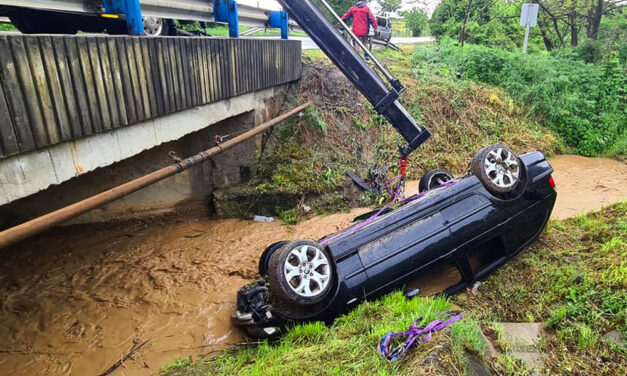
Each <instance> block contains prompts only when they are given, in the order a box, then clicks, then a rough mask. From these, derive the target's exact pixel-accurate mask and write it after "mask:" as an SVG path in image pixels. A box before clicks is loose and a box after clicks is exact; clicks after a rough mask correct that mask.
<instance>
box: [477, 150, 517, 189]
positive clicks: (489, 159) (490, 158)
mask: <svg viewBox="0 0 627 376" xmlns="http://www.w3.org/2000/svg"><path fill="white" fill-rule="evenodd" d="M470 169H471V172H472V174H473V175H475V176H476V177H477V178H478V179H479V180H480V181H481V183H482V184H483V186H484V187H485V188H486V189H487V190H488V191H489V192H491V193H494V194H500V193H507V192H511V191H513V190H514V189H516V186H518V183H520V179H521V176H522V173H521V163H520V160H519V159H518V157H517V156H516V153H514V152H513V151H512V149H510V148H508V147H507V146H505V145H501V144H494V145H490V146H486V147H485V148H483V149H481V150H480V151H479V152H478V153H477V154H476V155H475V157H474V158H473V160H472V163H471V166H470Z"/></svg>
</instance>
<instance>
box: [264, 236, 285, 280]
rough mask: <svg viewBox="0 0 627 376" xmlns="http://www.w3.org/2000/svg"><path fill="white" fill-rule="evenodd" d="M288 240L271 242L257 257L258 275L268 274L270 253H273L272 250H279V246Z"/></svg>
mask: <svg viewBox="0 0 627 376" xmlns="http://www.w3.org/2000/svg"><path fill="white" fill-rule="evenodd" d="M287 243H288V242H285V241H282V242H276V243H273V244H270V245H269V246H268V247H267V248H266V249H265V250H264V251H263V253H262V254H261V257H259V275H260V276H262V277H263V276H266V275H268V267H269V265H270V258H272V255H273V254H274V252H276V251H277V250H279V248H281V247H283V246H284V245H285V244H287Z"/></svg>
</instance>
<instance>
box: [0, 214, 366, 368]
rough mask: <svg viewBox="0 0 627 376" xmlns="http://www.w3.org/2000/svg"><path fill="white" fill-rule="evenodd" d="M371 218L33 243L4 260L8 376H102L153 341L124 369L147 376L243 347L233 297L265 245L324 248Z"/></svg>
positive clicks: (208, 224)
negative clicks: (299, 241) (320, 244)
mask: <svg viewBox="0 0 627 376" xmlns="http://www.w3.org/2000/svg"><path fill="white" fill-rule="evenodd" d="M366 210H367V209H360V210H355V211H353V212H352V213H344V214H336V215H330V216H325V217H318V218H315V219H313V220H311V221H307V222H304V223H301V224H299V225H298V226H290V227H288V226H282V225H280V224H279V223H262V222H252V221H239V220H221V221H209V220H197V221H193V222H187V223H170V224H167V225H154V224H153V225H146V226H135V227H133V228H123V227H113V228H109V229H103V230H98V229H96V227H95V226H92V227H89V228H87V227H83V228H81V227H79V228H74V229H73V230H69V231H68V229H65V230H62V231H61V232H59V233H56V234H46V235H44V236H40V237H38V238H35V239H31V240H29V241H27V242H24V243H22V244H20V246H19V247H16V248H13V249H11V250H9V251H7V252H2V254H0V369H2V370H3V371H2V372H0V374H3V375H4V374H7V375H36V374H48V375H97V374H100V373H101V372H103V371H104V370H106V369H107V368H108V367H109V366H111V365H112V364H113V363H115V362H116V361H117V360H118V359H120V357H122V356H123V355H124V354H125V353H126V352H127V351H128V350H129V349H130V348H131V346H132V345H133V344H134V343H140V342H144V341H146V340H150V341H151V342H150V344H149V345H147V346H146V347H145V348H142V350H140V351H139V352H138V353H137V355H136V356H134V357H133V359H132V360H129V361H127V362H126V363H125V369H124V374H125V375H148V374H153V373H155V372H156V371H158V369H159V368H160V367H161V366H163V365H164V364H166V363H168V362H171V361H172V360H174V359H176V358H181V357H188V356H197V355H199V354H203V353H208V352H210V351H212V350H215V349H217V348H219V347H220V346H223V345H224V344H228V343H233V342H236V341H239V340H242V339H243V337H242V336H241V334H240V333H238V332H237V331H236V330H235V329H234V328H232V327H231V325H230V315H231V313H233V311H234V307H235V303H234V298H235V294H236V292H237V290H238V289H239V288H240V287H241V286H243V285H244V284H246V283H247V282H248V281H250V280H251V279H253V278H254V277H255V276H256V274H257V261H258V257H259V255H260V254H261V252H262V251H263V250H264V248H265V246H267V245H268V244H270V243H272V242H274V241H278V240H284V239H295V238H314V239H316V238H320V237H322V236H324V235H326V234H328V233H331V232H335V231H337V230H339V229H341V228H343V227H345V226H347V225H349V223H350V221H351V220H352V219H353V218H354V217H355V216H356V215H358V214H361V213H363V212H364V211H366ZM118 372H119V371H118Z"/></svg>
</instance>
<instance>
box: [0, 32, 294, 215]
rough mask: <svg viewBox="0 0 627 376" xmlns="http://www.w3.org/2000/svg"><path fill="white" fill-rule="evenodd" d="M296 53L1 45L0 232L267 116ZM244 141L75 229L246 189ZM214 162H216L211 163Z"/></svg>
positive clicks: (87, 43)
mask: <svg viewBox="0 0 627 376" xmlns="http://www.w3.org/2000/svg"><path fill="white" fill-rule="evenodd" d="M300 75H301V47H300V42H299V41H289V40H268V39H232V38H200V37H198V38H196V37H163V38H146V37H128V36H119V37H113V36H47V35H41V36H22V35H10V36H1V35H0V227H6V226H9V225H12V224H15V223H19V222H21V221H23V220H25V219H27V218H30V217H33V216H36V215H39V214H42V213H45V212H47V211H50V210H53V209H56V208H59V207H62V206H64V205H67V204H69V203H72V202H74V201H77V200H79V199H82V198H85V197H88V196H89V195H91V194H94V193H97V192H100V191H102V190H104V189H107V188H110V187H112V186H114V185H116V184H119V183H122V182H125V181H127V180H129V179H132V178H134V177H137V176H140V175H141V174H143V173H146V172H150V171H152V170H154V169H157V168H159V167H161V166H163V165H164V164H167V163H169V162H171V161H170V160H169V159H168V154H169V152H171V151H173V152H175V153H176V154H178V155H180V156H182V157H185V156H187V155H191V154H193V153H196V152H198V151H200V150H203V149H206V148H207V147H209V146H212V145H213V142H214V141H213V140H214V136H215V135H224V134H229V133H233V132H238V131H241V130H243V129H248V128H250V127H254V126H255V124H259V123H261V122H263V121H265V120H267V119H269V118H270V117H272V116H274V115H275V114H276V113H277V112H278V110H279V108H280V106H281V104H282V102H283V100H284V97H285V92H286V85H287V84H288V83H290V82H292V81H295V80H298V79H299V78H300ZM256 145H257V143H256V142H255V140H254V139H253V140H251V141H250V142H249V143H248V144H242V145H240V146H239V147H237V148H236V149H234V150H232V151H230V152H229V153H228V154H225V155H223V156H220V157H219V158H216V161H215V162H216V163H215V166H214V167H213V168H212V167H211V166H209V167H204V168H199V169H197V170H192V171H188V172H185V173H183V174H181V175H179V176H177V177H175V178H172V179H170V180H169V181H164V182H161V183H159V184H156V185H155V186H153V187H150V188H148V189H147V190H145V191H141V192H136V193H135V194H133V195H131V196H128V197H127V198H125V199H123V200H120V201H118V202H116V203H112V204H110V205H108V206H107V207H105V208H103V209H100V210H98V211H96V212H95V213H91V214H88V215H87V216H83V217H82V218H81V221H90V220H106V219H110V218H121V217H125V216H127V215H133V216H134V215H136V214H137V212H138V211H146V212H154V211H159V210H170V209H172V208H173V207H175V206H177V205H180V204H181V203H184V202H189V201H190V200H191V201H194V200H196V201H197V200H203V199H204V197H206V196H207V194H208V193H209V192H211V191H212V190H213V189H215V188H217V187H220V186H223V185H225V184H229V183H233V182H239V181H242V180H245V179H246V178H247V177H249V176H250V175H251V169H254V165H253V161H254V159H255V150H256ZM218 159H220V160H218Z"/></svg>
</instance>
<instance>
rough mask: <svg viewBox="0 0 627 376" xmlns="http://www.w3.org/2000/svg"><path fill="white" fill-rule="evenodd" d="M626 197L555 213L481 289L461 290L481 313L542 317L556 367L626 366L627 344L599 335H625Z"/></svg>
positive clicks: (617, 370) (626, 369)
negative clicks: (565, 214)
mask: <svg viewBox="0 0 627 376" xmlns="http://www.w3.org/2000/svg"><path fill="white" fill-rule="evenodd" d="M626 244H627V201H624V202H621V203H617V204H614V205H612V206H610V207H607V208H605V209H603V210H602V211H600V212H595V213H589V214H586V215H581V216H578V217H575V218H572V219H568V220H566V221H552V222H551V223H550V224H549V226H548V229H547V230H546V233H545V234H544V235H543V236H542V237H541V238H540V240H539V241H538V242H537V243H536V244H535V245H534V246H533V247H532V248H531V249H530V250H529V251H528V252H527V253H525V254H524V255H523V256H522V257H520V258H519V259H517V260H516V261H514V262H512V263H511V264H509V265H507V266H506V267H505V268H503V269H502V270H500V271H499V272H497V273H496V274H495V275H494V276H492V277H491V278H490V279H488V281H487V282H486V283H485V284H484V286H482V290H483V293H481V294H480V295H478V296H476V297H474V296H468V297H467V298H468V299H461V298H459V297H458V298H456V299H454V301H455V302H456V303H457V304H459V305H460V306H462V307H464V308H467V309H471V310H472V311H473V312H474V313H475V314H476V315H477V317H479V318H480V319H481V320H484V321H487V320H493V321H494V320H496V321H515V322H521V321H522V322H543V323H545V325H546V328H547V336H546V341H545V343H544V345H543V347H544V350H545V351H546V352H549V353H550V354H551V355H552V356H551V357H549V358H548V359H547V365H548V368H549V369H550V371H551V372H550V373H551V374H570V373H571V372H572V373H573V374H595V375H598V374H606V375H618V374H627V349H625V348H623V349H618V348H616V346H613V345H612V344H611V343H608V342H606V341H604V340H602V336H603V335H604V334H606V333H607V332H609V331H611V330H614V329H616V330H619V331H620V332H622V333H623V335H627V280H626V278H625V276H626V274H625V271H626V266H627V261H626V260H627V246H626Z"/></svg>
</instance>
